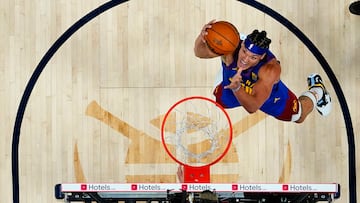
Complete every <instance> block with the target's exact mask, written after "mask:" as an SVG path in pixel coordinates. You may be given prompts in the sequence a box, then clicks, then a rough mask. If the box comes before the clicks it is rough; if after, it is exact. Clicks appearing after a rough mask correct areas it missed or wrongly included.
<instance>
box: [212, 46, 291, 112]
mask: <svg viewBox="0 0 360 203" xmlns="http://www.w3.org/2000/svg"><path fill="white" fill-rule="evenodd" d="M240 44H241V43H240ZM239 49H240V47H238V49H237V50H236V51H235V52H234V53H235V54H234V60H233V62H232V63H231V64H230V65H229V66H226V64H225V63H223V62H222V68H223V81H222V84H221V85H220V86H218V87H217V89H215V91H214V94H215V95H216V96H217V100H220V101H219V103H220V104H221V105H223V106H224V107H225V108H234V107H237V106H241V104H240V103H239V101H238V100H237V99H236V97H235V96H234V94H233V92H232V90H231V89H224V86H226V85H229V84H230V83H231V81H230V78H232V77H233V76H234V75H235V74H236V72H237V70H238V69H237V64H236V63H237V60H238V53H239V52H238V51H239ZM273 58H275V56H274V54H273V53H271V51H267V53H266V57H265V58H264V59H263V60H261V61H260V62H259V63H258V64H257V65H256V66H254V67H251V68H249V69H247V70H244V71H242V72H241V76H242V79H243V82H242V84H241V85H242V86H243V87H244V88H245V91H246V92H247V93H249V94H251V93H252V88H253V86H254V85H255V83H256V81H257V80H258V79H259V75H258V73H259V70H260V69H261V67H262V66H263V65H264V64H265V63H266V62H268V61H270V60H271V59H273ZM218 88H221V89H218ZM288 91H289V89H288V88H287V87H286V85H285V84H284V83H283V82H282V81H281V80H280V81H279V82H278V83H276V84H275V85H274V86H273V88H272V92H271V95H270V97H269V98H268V99H267V100H266V101H265V103H264V104H263V105H262V106H261V107H260V110H261V111H263V112H265V113H267V114H269V115H272V116H275V117H276V116H279V115H280V114H281V113H282V112H283V111H284V108H285V106H286V101H287V99H288ZM217 92H218V93H220V95H219V94H218V93H217Z"/></svg>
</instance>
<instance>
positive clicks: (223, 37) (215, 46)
mask: <svg viewBox="0 0 360 203" xmlns="http://www.w3.org/2000/svg"><path fill="white" fill-rule="evenodd" d="M206 32H207V33H208V34H207V35H205V36H204V39H205V41H206V44H207V46H208V47H209V49H210V50H211V51H212V52H214V53H215V54H218V55H225V54H230V53H232V52H234V51H235V49H236V47H237V46H238V44H239V42H240V35H239V32H238V30H237V29H236V27H235V26H234V25H233V24H231V23H229V22H227V21H217V22H215V23H213V24H211V28H207V29H206Z"/></svg>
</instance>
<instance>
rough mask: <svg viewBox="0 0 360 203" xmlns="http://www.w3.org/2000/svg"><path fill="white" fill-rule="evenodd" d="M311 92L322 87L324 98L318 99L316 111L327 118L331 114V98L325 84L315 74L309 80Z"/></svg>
mask: <svg viewBox="0 0 360 203" xmlns="http://www.w3.org/2000/svg"><path fill="white" fill-rule="evenodd" d="M307 81H308V87H309V90H310V89H311V88H313V87H321V89H322V90H323V96H322V97H321V99H318V102H317V103H316V109H317V111H318V112H319V113H320V114H321V115H322V116H327V115H328V114H329V113H330V112H331V97H330V94H329V92H328V91H327V90H326V88H325V86H324V83H323V81H322V79H321V77H320V75H319V74H317V73H313V74H311V75H309V77H308V78H307Z"/></svg>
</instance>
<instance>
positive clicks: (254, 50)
mask: <svg viewBox="0 0 360 203" xmlns="http://www.w3.org/2000/svg"><path fill="white" fill-rule="evenodd" d="M244 44H245V47H246V48H247V49H248V50H249V51H251V52H252V53H254V54H257V55H263V54H264V53H266V51H267V50H268V49H267V48H261V47H259V46H256V45H255V44H254V43H252V42H251V41H250V39H249V38H246V39H245V42H244Z"/></svg>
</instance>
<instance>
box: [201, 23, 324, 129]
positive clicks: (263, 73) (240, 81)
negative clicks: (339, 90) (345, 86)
mask: <svg viewBox="0 0 360 203" xmlns="http://www.w3.org/2000/svg"><path fill="white" fill-rule="evenodd" d="M214 22H215V21H214V20H213V21H210V22H209V23H208V24H206V25H205V26H204V27H203V28H202V30H201V33H200V34H199V36H198V37H197V38H196V40H195V47H194V52H195V56H197V57H199V58H214V57H218V56H220V58H221V62H222V75H221V77H220V78H221V79H220V81H219V83H218V84H217V86H216V88H215V90H214V95H215V97H216V101H217V102H218V103H219V104H220V105H222V106H223V107H224V108H234V107H239V106H242V107H244V108H245V110H246V111H247V112H249V113H254V112H256V111H257V110H259V109H260V110H261V111H263V112H264V113H266V114H268V115H271V116H273V117H275V118H277V119H279V120H282V121H293V122H296V123H302V122H303V121H304V120H305V118H306V116H307V115H308V114H309V113H310V112H311V111H312V110H313V109H314V108H316V109H317V111H318V112H319V113H320V114H321V115H323V116H326V115H328V114H329V113H330V111H331V98H330V95H329V93H328V92H327V90H326V89H325V86H324V84H323V82H322V79H321V77H320V75H318V74H311V75H310V76H309V77H308V78H307V82H308V90H307V91H305V92H304V93H302V94H301V95H300V97H299V98H297V97H296V96H295V94H294V93H293V92H292V91H290V90H289V89H288V88H287V86H286V85H285V84H284V83H283V82H282V81H281V79H280V74H281V66H280V63H279V62H278V60H277V59H276V57H275V56H274V54H273V53H272V52H271V51H270V50H269V45H270V43H271V40H270V39H269V38H267V36H266V32H265V31H261V32H259V31H258V30H254V31H253V32H252V33H251V34H249V35H247V36H245V37H243V38H242V40H240V43H239V44H238V47H237V48H236V50H235V51H234V52H233V53H230V54H227V55H218V54H216V53H214V52H213V51H211V50H210V48H209V47H208V46H207V44H206V41H205V39H204V36H205V35H207V32H206V29H207V28H210V27H211V24H213V23H214Z"/></svg>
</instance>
